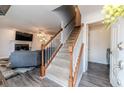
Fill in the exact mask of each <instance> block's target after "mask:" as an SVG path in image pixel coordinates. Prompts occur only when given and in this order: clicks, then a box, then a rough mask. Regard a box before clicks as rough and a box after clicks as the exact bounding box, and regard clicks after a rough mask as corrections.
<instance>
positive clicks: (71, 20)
mask: <svg viewBox="0 0 124 93" xmlns="http://www.w3.org/2000/svg"><path fill="white" fill-rule="evenodd" d="M74 19H75V16H73V17H72V19H71V20H70V21H69V22H68V23H67V24H66V25H65V26H64V28H66V27H67V26H68V25H69V24H70V23H71V22H72V21H73V20H74Z"/></svg>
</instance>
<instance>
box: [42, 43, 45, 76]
mask: <svg viewBox="0 0 124 93" xmlns="http://www.w3.org/2000/svg"><path fill="white" fill-rule="evenodd" d="M44 50H45V47H44V44H42V45H41V58H42V59H41V77H44V76H45V62H44V58H45V55H44Z"/></svg>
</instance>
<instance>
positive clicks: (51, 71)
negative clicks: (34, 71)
mask: <svg viewBox="0 0 124 93" xmlns="http://www.w3.org/2000/svg"><path fill="white" fill-rule="evenodd" d="M79 32H80V27H78V28H77V27H75V28H74V30H73V31H72V33H71V34H70V36H69V38H68V40H67V42H66V43H65V44H64V45H63V46H62V48H61V49H60V50H59V52H58V53H57V55H56V56H55V58H54V59H53V61H52V63H51V64H50V65H49V67H48V68H47V70H46V77H47V78H48V79H50V80H52V81H54V82H56V83H58V84H60V85H61V86H64V87H67V86H68V83H69V71H70V53H69V49H68V48H69V46H73V44H74V43H75V40H76V37H77V36H78V34H79Z"/></svg>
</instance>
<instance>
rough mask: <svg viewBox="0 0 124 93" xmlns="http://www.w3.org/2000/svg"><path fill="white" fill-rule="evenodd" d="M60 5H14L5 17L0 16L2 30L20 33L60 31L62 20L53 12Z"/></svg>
mask: <svg viewBox="0 0 124 93" xmlns="http://www.w3.org/2000/svg"><path fill="white" fill-rule="evenodd" d="M57 7H59V5H12V6H11V7H10V9H9V10H8V12H7V14H6V15H5V16H0V28H8V29H15V30H19V31H21V30H22V31H32V32H36V31H45V32H50V33H54V32H56V31H58V30H59V29H60V20H59V18H58V17H57V16H56V14H55V13H54V12H53V11H52V10H54V9H56V8H57Z"/></svg>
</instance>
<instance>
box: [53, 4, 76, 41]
mask: <svg viewBox="0 0 124 93" xmlns="http://www.w3.org/2000/svg"><path fill="white" fill-rule="evenodd" d="M54 12H55V13H56V14H57V15H58V17H59V18H60V20H61V27H62V28H63V32H62V34H61V42H62V43H65V42H66V40H67V39H68V36H69V35H70V33H71V31H72V30H73V28H74V26H75V22H74V21H75V19H74V20H73V21H72V22H71V23H70V24H69V25H68V26H67V27H66V28H64V27H65V26H66V25H67V24H68V23H69V22H70V20H72V18H73V17H74V16H75V8H74V6H72V5H63V6H60V7H58V8H57V9H55V10H54Z"/></svg>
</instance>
